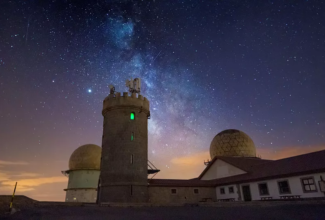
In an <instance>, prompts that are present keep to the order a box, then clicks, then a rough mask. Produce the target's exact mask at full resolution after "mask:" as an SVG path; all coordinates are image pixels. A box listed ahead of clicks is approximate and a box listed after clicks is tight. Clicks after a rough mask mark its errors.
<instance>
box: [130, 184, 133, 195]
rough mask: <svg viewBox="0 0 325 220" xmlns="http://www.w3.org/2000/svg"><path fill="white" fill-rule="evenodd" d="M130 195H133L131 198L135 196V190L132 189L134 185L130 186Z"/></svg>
mask: <svg viewBox="0 0 325 220" xmlns="http://www.w3.org/2000/svg"><path fill="white" fill-rule="evenodd" d="M130 195H131V196H132V195H133V188H132V185H130Z"/></svg>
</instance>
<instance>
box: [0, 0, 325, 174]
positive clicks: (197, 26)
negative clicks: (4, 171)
mask: <svg viewBox="0 0 325 220" xmlns="http://www.w3.org/2000/svg"><path fill="white" fill-rule="evenodd" d="M324 10H325V7H324V3H321V1H295V2H291V3H289V2H287V1H202V0H200V1H190V0H189V1H184V0H183V1H176V0H172V1H167V0H164V1H159V0H156V1H108V0H107V1H69V0H66V1H59V0H57V1H55V0H53V1H18V0H16V1H11V2H9V1H5V2H4V1H2V2H1V3H0V24H1V25H0V120H1V124H0V131H1V133H0V139H1V142H2V145H1V146H0V149H1V154H0V156H1V157H0V159H3V160H20V161H29V162H31V161H35V160H37V161H40V163H41V164H43V168H44V170H43V171H42V172H44V173H47V172H49V173H53V174H54V173H55V172H58V170H54V168H51V163H52V164H53V163H55V161H56V162H57V163H59V165H58V167H59V166H60V167H62V169H65V168H66V167H67V160H68V158H69V156H70V154H71V153H72V151H73V150H74V149H76V148H77V147H78V146H80V145H81V144H86V143H94V144H98V145H101V135H102V120H103V119H102V115H101V108H102V100H103V99H104V98H105V97H106V96H107V95H108V93H109V88H108V86H109V85H110V84H113V85H114V86H115V87H116V91H118V92H124V91H127V88H126V87H125V80H126V79H130V78H131V77H133V78H135V77H139V78H141V79H142V92H141V93H142V95H144V96H146V97H147V98H148V99H149V101H150V108H151V109H150V110H151V119H150V120H149V158H150V160H152V161H154V162H156V164H158V165H159V166H164V167H170V168H172V164H171V163H170V160H171V159H172V158H175V157H182V156H186V155H191V154H193V153H197V152H202V151H207V150H208V149H209V146H210V142H211V140H212V138H213V137H214V136H215V135H216V134H217V133H218V132H220V131H222V130H224V129H228V128H235V129H239V130H242V131H244V132H246V133H247V134H248V135H250V136H251V137H252V139H253V140H254V142H255V144H256V146H257V150H259V149H263V148H268V149H272V150H275V151H276V150H279V149H281V148H282V147H288V146H301V147H310V146H316V145H324V143H325V140H324V134H325V126H324V124H325V115H324V109H325V103H324V102H325V101H324V100H325V89H324V88H325V80H324V69H325V52H324V51H325V40H324V39H325V14H324V13H323V12H324ZM55 169H57V167H55Z"/></svg>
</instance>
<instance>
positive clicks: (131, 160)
mask: <svg viewBox="0 0 325 220" xmlns="http://www.w3.org/2000/svg"><path fill="white" fill-rule="evenodd" d="M131 164H133V154H131Z"/></svg>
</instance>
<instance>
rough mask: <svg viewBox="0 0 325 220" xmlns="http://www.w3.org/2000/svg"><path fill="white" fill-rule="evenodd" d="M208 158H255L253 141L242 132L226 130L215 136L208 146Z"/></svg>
mask: <svg viewBox="0 0 325 220" xmlns="http://www.w3.org/2000/svg"><path fill="white" fill-rule="evenodd" d="M210 156H211V159H213V158H214V157H215V156H230V157H232V156H233V157H255V156H256V149H255V144H254V142H253V140H252V139H251V138H250V137H249V136H248V135H247V134H245V133H244V132H242V131H239V130H235V129H228V130H224V131H222V132H220V133H219V134H217V135H216V136H215V137H214V138H213V140H212V142H211V145H210Z"/></svg>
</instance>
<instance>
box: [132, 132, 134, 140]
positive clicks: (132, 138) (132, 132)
mask: <svg viewBox="0 0 325 220" xmlns="http://www.w3.org/2000/svg"><path fill="white" fill-rule="evenodd" d="M133 140H134V132H132V133H131V141H133Z"/></svg>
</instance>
